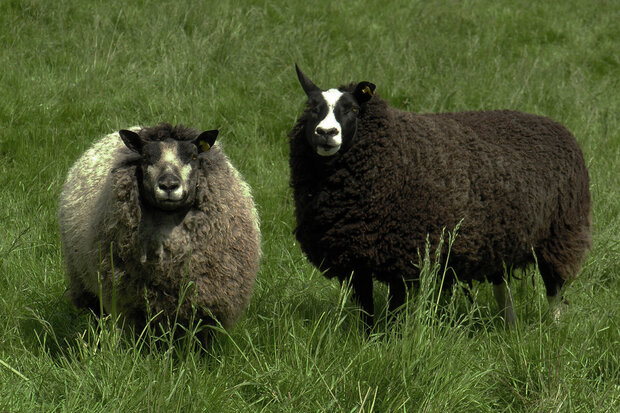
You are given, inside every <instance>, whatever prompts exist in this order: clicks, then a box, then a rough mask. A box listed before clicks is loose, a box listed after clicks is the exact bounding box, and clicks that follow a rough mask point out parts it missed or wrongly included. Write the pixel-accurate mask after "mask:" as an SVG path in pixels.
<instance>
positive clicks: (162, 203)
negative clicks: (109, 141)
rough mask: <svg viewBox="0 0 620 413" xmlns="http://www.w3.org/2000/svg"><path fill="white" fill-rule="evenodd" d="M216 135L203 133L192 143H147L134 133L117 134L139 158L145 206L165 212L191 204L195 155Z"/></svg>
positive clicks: (208, 145) (193, 195) (195, 170)
mask: <svg viewBox="0 0 620 413" xmlns="http://www.w3.org/2000/svg"><path fill="white" fill-rule="evenodd" d="M217 133H218V131H217V130H212V131H206V132H203V133H201V134H200V135H199V136H198V137H197V138H196V139H194V140H193V141H183V140H177V139H172V138H167V139H163V140H148V139H144V138H143V137H141V136H140V135H138V134H137V133H135V132H133V131H128V130H121V131H120V132H119V134H120V136H121V138H122V139H123V142H124V143H125V145H126V146H127V147H128V148H129V149H131V150H133V151H134V152H137V153H138V154H140V156H141V164H140V171H141V183H140V192H141V195H142V197H143V199H144V201H145V202H146V204H148V205H149V206H151V207H155V208H158V209H162V210H165V211H174V210H178V209H181V208H185V207H188V206H190V205H191V204H193V202H194V198H195V195H196V177H197V174H198V169H199V161H198V155H199V154H200V153H202V152H205V151H207V150H209V148H210V147H211V146H212V145H213V143H214V142H215V138H216V137H217Z"/></svg>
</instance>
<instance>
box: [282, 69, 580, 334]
mask: <svg viewBox="0 0 620 413" xmlns="http://www.w3.org/2000/svg"><path fill="white" fill-rule="evenodd" d="M297 71H298V72H297V73H298V77H299V81H300V83H301V85H302V87H303V89H304V91H305V92H306V94H307V96H308V102H307V106H306V109H305V111H304V112H303V114H302V115H301V116H300V117H299V119H298V120H297V123H296V125H295V126H294V128H293V129H292V131H291V132H290V134H289V137H290V167H291V186H292V188H293V191H294V198H295V213H296V218H297V228H296V230H295V234H296V237H297V240H298V241H299V243H300V245H301V248H302V250H303V252H304V253H305V254H306V255H307V257H308V259H309V260H310V261H311V262H312V263H313V264H314V265H316V266H317V267H318V268H320V269H321V270H323V271H325V275H326V276H327V277H330V278H331V277H337V278H338V279H339V280H340V281H344V280H347V279H348V278H349V277H351V284H352V289H353V296H354V299H355V300H356V301H357V302H358V303H359V304H360V305H361V308H362V310H363V312H364V313H365V317H364V320H365V321H366V323H367V324H368V325H369V326H370V325H372V323H373V312H374V309H373V294H372V289H373V278H375V279H377V280H379V281H381V282H384V283H387V284H388V285H389V287H390V310H394V309H396V308H398V307H399V306H401V305H402V304H403V303H404V300H405V297H406V289H405V285H409V284H411V283H412V282H415V281H416V280H417V279H418V277H419V269H418V268H417V267H416V264H417V263H418V261H419V259H418V253H419V252H420V251H421V252H423V251H424V248H425V242H426V239H427V234H428V236H429V238H430V241H431V245H434V246H436V245H438V242H439V238H440V236H441V233H442V230H443V229H444V228H445V229H447V230H451V229H454V228H455V227H456V226H457V224H458V223H459V222H461V220H462V223H461V225H460V229H459V231H458V236H457V238H456V240H455V242H454V244H453V246H452V250H451V253H450V260H449V264H448V265H449V266H450V267H451V268H452V269H454V272H455V273H456V275H457V277H458V278H459V279H460V280H462V281H469V282H471V280H479V281H484V280H488V281H490V282H492V283H493V285H494V292H495V295H496V298H497V300H498V304H499V305H500V308H501V309H502V310H504V316H505V319H506V321H507V322H508V323H511V324H512V323H514V312H513V309H512V302H511V299H510V292H509V290H508V289H506V281H508V280H507V279H506V278H507V277H506V272H505V268H509V269H510V268H524V267H526V266H528V265H529V264H531V263H534V262H535V260H537V261H538V265H539V269H540V273H541V275H542V278H543V281H544V283H545V287H546V290H547V295H548V298H549V301H550V304H552V305H553V307H554V311H555V308H556V306H555V304H556V303H558V302H559V300H560V299H561V297H562V287H563V286H564V285H565V283H566V282H568V281H571V280H572V279H574V278H575V277H576V276H577V274H578V272H579V270H580V268H581V264H582V262H583V259H584V256H585V252H586V250H587V249H588V248H589V246H590V243H591V237H590V192H589V178H588V171H587V169H586V165H585V162H584V159H583V155H582V152H581V149H580V148H579V145H578V144H577V142H576V140H575V138H574V137H573V135H572V134H571V133H570V132H569V131H568V130H567V129H566V128H565V127H564V126H562V125H560V124H559V123H557V122H554V121H553V120H551V119H548V118H546V117H542V116H536V115H530V114H526V113H521V112H516V111H507V110H504V111H482V112H462V113H442V114H416V113H411V112H406V111H402V110H398V109H395V108H392V107H390V106H388V104H387V103H386V102H385V101H384V100H382V99H380V98H379V97H378V96H377V95H374V89H375V86H374V85H373V84H372V83H369V82H361V83H358V84H351V85H349V86H341V87H340V88H338V89H329V90H327V91H323V90H321V89H319V88H318V87H317V86H316V85H314V83H312V81H310V79H308V77H307V76H306V75H304V74H303V73H302V72H301V71H300V70H299V69H298V68H297ZM448 274H449V275H450V274H453V273H452V272H450V271H449V272H448ZM453 281H454V279H453V277H452V279H448V280H447V282H448V283H451V282H453ZM554 315H555V313H554Z"/></svg>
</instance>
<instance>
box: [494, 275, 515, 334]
mask: <svg viewBox="0 0 620 413" xmlns="http://www.w3.org/2000/svg"><path fill="white" fill-rule="evenodd" d="M493 295H494V296H495V300H496V301H497V305H498V306H499V309H500V311H501V312H502V316H503V317H504V321H505V323H506V326H508V327H514V325H515V322H516V317H515V310H514V307H513V305H512V293H511V292H510V286H509V285H508V283H507V282H506V281H505V280H502V282H500V283H498V284H493Z"/></svg>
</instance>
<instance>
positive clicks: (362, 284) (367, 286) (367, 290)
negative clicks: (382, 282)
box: [351, 273, 375, 333]
mask: <svg viewBox="0 0 620 413" xmlns="http://www.w3.org/2000/svg"><path fill="white" fill-rule="evenodd" d="M351 286H352V288H353V300H354V301H355V303H356V304H357V305H358V306H360V307H361V310H362V314H361V317H362V321H363V323H364V326H365V328H366V332H367V333H370V331H371V330H372V327H373V325H374V316H375V310H374V301H373V295H372V276H370V275H368V274H363V273H362V274H353V276H352V277H351Z"/></svg>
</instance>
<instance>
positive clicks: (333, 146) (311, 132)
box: [295, 65, 375, 156]
mask: <svg viewBox="0 0 620 413" xmlns="http://www.w3.org/2000/svg"><path fill="white" fill-rule="evenodd" d="M295 69H296V70H297V78H298V79H299V83H300V84H301V87H302V88H303V90H304V92H306V95H307V96H308V103H307V105H308V112H307V114H308V116H307V120H306V125H305V130H306V132H305V134H306V139H307V141H308V144H309V145H310V146H311V147H312V149H313V151H314V152H316V153H317V154H318V155H320V156H332V155H335V154H336V153H338V151H340V149H341V148H343V147H344V148H346V147H348V146H350V145H351V143H352V141H353V138H354V137H355V132H356V131H357V121H358V117H359V113H360V106H361V105H363V104H364V103H366V102H367V101H368V100H370V98H372V96H373V95H374V92H375V85H374V84H372V83H370V82H360V83H358V84H357V85H356V86H355V89H354V90H353V92H348V91H343V90H340V89H328V90H321V89H320V88H319V87H318V86H316V85H315V84H314V82H312V81H311V80H310V79H309V78H308V77H307V76H306V75H305V74H304V73H303V72H302V71H301V70H300V69H299V66H297V65H295Z"/></svg>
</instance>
